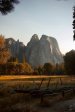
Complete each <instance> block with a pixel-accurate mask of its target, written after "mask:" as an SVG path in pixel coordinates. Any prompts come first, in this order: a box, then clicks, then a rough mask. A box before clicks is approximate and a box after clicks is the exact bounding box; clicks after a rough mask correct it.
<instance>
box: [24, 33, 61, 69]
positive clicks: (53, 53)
mask: <svg viewBox="0 0 75 112" xmlns="http://www.w3.org/2000/svg"><path fill="white" fill-rule="evenodd" d="M25 54H26V59H27V61H28V63H29V64H30V65H32V66H33V67H36V66H40V65H44V64H45V63H47V62H48V63H49V62H50V63H52V64H56V63H62V62H63V57H62V54H61V52H60V50H59V46H58V43H57V40H56V39H55V38H53V37H49V36H46V35H42V37H41V39H40V40H39V38H38V35H36V34H34V35H33V36H32V38H31V40H30V42H29V43H28V44H27V47H26V52H25Z"/></svg>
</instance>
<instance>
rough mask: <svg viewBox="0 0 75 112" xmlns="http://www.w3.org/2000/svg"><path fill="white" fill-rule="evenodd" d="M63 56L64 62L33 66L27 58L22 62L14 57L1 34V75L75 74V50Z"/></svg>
mask: <svg viewBox="0 0 75 112" xmlns="http://www.w3.org/2000/svg"><path fill="white" fill-rule="evenodd" d="M63 58H64V63H61V64H58V63H56V64H55V65H52V64H51V63H45V64H44V65H43V66H39V67H35V68H32V67H31V66H30V65H29V64H28V63H27V62H26V61H25V59H23V62H22V63H20V62H19V61H18V59H17V58H16V57H12V55H11V53H10V51H9V49H8V48H7V47H6V41H5V38H4V36H3V35H0V75H4V74H5V75H19V74H24V75H25V74H26V75H27V74H32V75H63V74H67V75H75V50H71V51H70V52H67V53H66V54H65V55H64V56H63Z"/></svg>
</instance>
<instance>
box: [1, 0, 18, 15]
mask: <svg viewBox="0 0 75 112" xmlns="http://www.w3.org/2000/svg"><path fill="white" fill-rule="evenodd" d="M18 3H19V0H0V12H1V13H2V14H4V15H6V14H7V13H9V12H11V11H13V9H14V4H18Z"/></svg>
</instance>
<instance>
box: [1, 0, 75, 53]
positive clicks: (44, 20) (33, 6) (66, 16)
mask: <svg viewBox="0 0 75 112" xmlns="http://www.w3.org/2000/svg"><path fill="white" fill-rule="evenodd" d="M20 1H21V2H20V4H19V5H17V6H16V7H15V10H14V11H13V12H12V13H10V14H8V15H6V16H2V15H1V14H0V34H3V35H4V36H5V37H6V38H9V37H13V38H14V39H15V40H17V39H19V40H20V41H22V42H24V44H25V45H26V44H27V42H28V41H29V40H30V38H31V36H32V35H33V34H38V36H39V37H41V35H42V34H45V35H48V36H53V37H55V38H56V39H57V41H58V44H59V47H60V50H61V52H62V53H66V52H68V51H70V50H71V49H75V42H74V41H73V30H72V21H73V19H72V12H73V5H74V4H75V3H74V1H75V0H68V1H67V0H63V1H60V0H20ZM59 1H60V2H59Z"/></svg>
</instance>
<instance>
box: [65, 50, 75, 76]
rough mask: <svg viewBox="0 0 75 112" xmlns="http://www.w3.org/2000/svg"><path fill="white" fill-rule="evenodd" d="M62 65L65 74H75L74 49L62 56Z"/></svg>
mask: <svg viewBox="0 0 75 112" xmlns="http://www.w3.org/2000/svg"><path fill="white" fill-rule="evenodd" d="M64 66H65V71H66V73H67V74H71V75H75V51H74V50H72V51H70V52H68V53H66V55H65V56H64Z"/></svg>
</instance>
